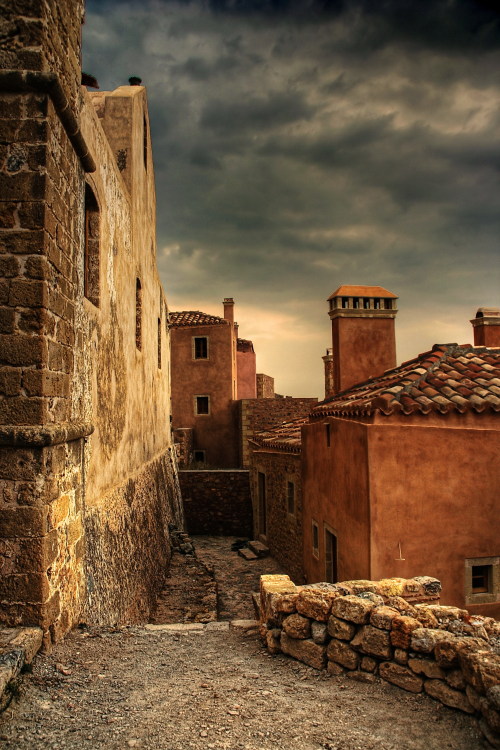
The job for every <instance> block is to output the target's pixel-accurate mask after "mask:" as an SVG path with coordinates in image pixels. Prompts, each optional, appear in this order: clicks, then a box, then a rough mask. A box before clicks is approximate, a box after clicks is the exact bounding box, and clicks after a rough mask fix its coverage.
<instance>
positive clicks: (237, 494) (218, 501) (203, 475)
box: [179, 469, 252, 537]
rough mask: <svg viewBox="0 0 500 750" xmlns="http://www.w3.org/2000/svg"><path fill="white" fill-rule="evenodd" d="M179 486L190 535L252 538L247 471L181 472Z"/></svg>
mask: <svg viewBox="0 0 500 750" xmlns="http://www.w3.org/2000/svg"><path fill="white" fill-rule="evenodd" d="M179 483H180V487H181V495H182V499H183V503H184V516H185V522H186V528H187V530H188V532H189V534H193V535H194V534H215V535H222V536H245V537H250V536H251V535H252V502H251V499H250V482H249V474H248V471H244V470H241V469H234V470H233V469H218V470H217V469H215V470H200V471H196V470H182V471H180V472H179Z"/></svg>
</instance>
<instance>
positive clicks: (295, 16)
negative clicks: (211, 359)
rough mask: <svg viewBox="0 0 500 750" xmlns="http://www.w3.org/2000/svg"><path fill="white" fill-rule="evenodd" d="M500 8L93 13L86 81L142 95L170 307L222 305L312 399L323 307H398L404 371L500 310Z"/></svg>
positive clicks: (381, 5)
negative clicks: (227, 304)
mask: <svg viewBox="0 0 500 750" xmlns="http://www.w3.org/2000/svg"><path fill="white" fill-rule="evenodd" d="M495 8H496V3H495V2H494V0H491V1H490V2H488V1H487V0H484V1H483V2H479V1H478V0H376V1H375V0H323V1H322V2H319V1H317V0H309V1H307V0H302V1H299V0H295V1H293V0H211V1H210V0H208V2H207V1H206V0H205V1H202V0H191V1H189V0H184V1H182V2H179V1H178V0H89V2H87V10H86V21H85V25H84V31H83V45H84V52H83V69H84V70H85V71H86V72H87V73H90V74H92V75H94V76H95V77H96V78H97V80H98V81H99V84H100V88H101V89H102V90H109V89H114V88H116V87H117V86H120V85H126V84H127V81H128V78H129V76H131V75H136V76H139V77H140V78H142V81H143V84H144V85H145V86H146V87H147V95H148V102H149V114H150V123H151V136H152V144H153V159H154V165H155V176H156V193H157V241H158V253H157V257H158V267H159V271H160V275H161V279H162V282H163V285H164V287H165V291H166V294H167V299H168V304H169V308H170V309H171V310H202V311H204V312H208V313H212V314H216V315H222V300H223V298H224V297H234V299H235V303H236V305H235V318H236V320H237V321H238V323H239V325H240V328H239V334H240V336H241V337H242V338H247V339H251V340H253V342H254V347H255V350H256V352H257V371H258V372H264V373H266V374H268V375H272V376H273V377H274V378H275V388H276V391H277V392H278V393H281V394H285V395H291V396H318V397H320V398H322V397H323V396H324V377H323V362H322V359H321V357H322V356H323V354H325V352H326V348H327V347H328V346H331V329H330V320H329V318H328V313H327V303H326V299H327V298H328V296H329V295H330V294H331V293H332V292H333V291H334V290H335V289H336V288H337V287H338V286H340V285H341V284H367V285H380V286H383V287H385V288H386V289H388V290H390V291H391V292H393V293H395V294H397V295H398V296H399V301H398V309H399V312H398V315H397V318H396V337H397V353H398V354H397V356H398V362H402V361H405V360H407V359H411V358H413V357H415V356H416V355H417V354H418V353H420V352H423V351H426V350H428V349H429V348H431V347H432V345H433V344H434V343H449V342H457V343H472V340H473V336H472V327H471V325H470V323H469V320H470V319H471V318H473V317H474V316H475V313H476V310H477V309H478V308H479V307H483V306H496V307H500V253H499V243H500V231H499V230H500V210H499V209H500V184H499V182H500V181H499V176H500V172H499V170H500V106H499V105H500V13H499V12H498V11H497V10H496V9H495Z"/></svg>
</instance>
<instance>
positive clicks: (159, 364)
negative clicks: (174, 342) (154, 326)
mask: <svg viewBox="0 0 500 750" xmlns="http://www.w3.org/2000/svg"><path fill="white" fill-rule="evenodd" d="M158 369H159V370H161V318H158Z"/></svg>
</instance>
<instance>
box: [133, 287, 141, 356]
mask: <svg viewBox="0 0 500 750" xmlns="http://www.w3.org/2000/svg"><path fill="white" fill-rule="evenodd" d="M135 345H136V347H137V348H138V349H142V287H141V280H140V279H136V280H135Z"/></svg>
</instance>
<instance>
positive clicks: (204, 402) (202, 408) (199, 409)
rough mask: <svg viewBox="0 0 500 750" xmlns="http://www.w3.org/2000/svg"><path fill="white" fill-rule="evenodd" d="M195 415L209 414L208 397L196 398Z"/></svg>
mask: <svg viewBox="0 0 500 750" xmlns="http://www.w3.org/2000/svg"><path fill="white" fill-rule="evenodd" d="M195 398H196V413H197V414H209V413H210V398H209V396H196V397H195Z"/></svg>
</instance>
